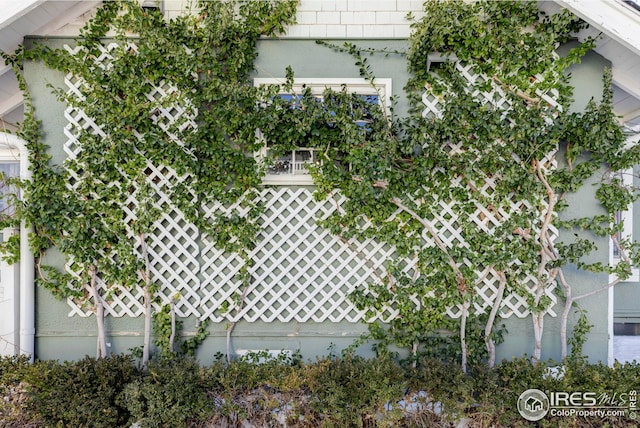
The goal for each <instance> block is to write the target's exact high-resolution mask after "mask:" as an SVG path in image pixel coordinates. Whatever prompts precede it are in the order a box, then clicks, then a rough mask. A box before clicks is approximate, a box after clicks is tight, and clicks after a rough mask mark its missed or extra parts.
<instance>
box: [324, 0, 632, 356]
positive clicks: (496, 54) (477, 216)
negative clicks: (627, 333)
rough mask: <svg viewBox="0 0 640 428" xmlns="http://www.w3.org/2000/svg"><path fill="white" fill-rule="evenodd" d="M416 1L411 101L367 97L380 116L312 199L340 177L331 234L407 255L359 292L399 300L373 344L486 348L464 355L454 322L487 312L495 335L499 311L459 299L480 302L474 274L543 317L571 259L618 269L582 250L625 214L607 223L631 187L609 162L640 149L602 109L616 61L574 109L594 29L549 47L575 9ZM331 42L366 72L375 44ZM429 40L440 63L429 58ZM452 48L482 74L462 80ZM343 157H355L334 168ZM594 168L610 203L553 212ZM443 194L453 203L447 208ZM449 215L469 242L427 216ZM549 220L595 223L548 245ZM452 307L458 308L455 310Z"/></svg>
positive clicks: (473, 328) (331, 161)
mask: <svg viewBox="0 0 640 428" xmlns="http://www.w3.org/2000/svg"><path fill="white" fill-rule="evenodd" d="M424 7H425V16H424V17H423V18H422V19H420V20H419V21H416V22H415V23H414V24H413V33H412V35H411V37H410V47H409V51H408V62H409V70H410V72H411V73H412V76H411V78H410V80H409V83H408V85H407V87H406V88H405V89H406V91H407V95H408V97H409V100H410V103H411V106H412V112H413V113H414V114H413V115H411V116H410V117H407V118H401V119H399V120H391V118H388V117H386V116H385V112H384V111H383V110H380V111H376V110H375V109H372V116H373V118H374V124H377V125H379V126H372V127H371V128H370V129H368V130H367V132H366V133H365V135H363V136H361V137H360V138H362V139H363V141H362V142H361V141H358V140H356V139H349V138H345V139H342V140H341V141H340V142H336V143H333V144H331V146H327V150H326V151H325V152H324V154H325V156H326V157H327V161H325V162H324V163H323V164H322V165H321V166H319V167H318V168H317V170H315V171H314V179H315V180H316V183H317V184H318V190H317V192H316V197H318V198H326V197H328V196H329V195H330V194H331V191H333V189H336V188H338V189H340V192H341V194H342V195H343V196H345V197H346V198H347V201H346V202H345V203H343V204H342V206H341V208H342V209H341V210H340V211H339V212H336V213H335V214H333V215H332V216H330V217H329V218H327V219H325V220H324V222H323V224H324V225H325V226H326V227H327V228H329V229H330V230H331V231H332V232H334V233H336V234H338V235H339V236H342V237H344V238H347V239H348V238H358V239H366V238H375V239H376V240H378V241H382V242H385V243H387V244H389V245H393V246H394V247H395V248H396V250H397V256H398V260H400V257H406V258H410V259H413V260H414V261H415V268H413V269H407V267H406V266H405V265H403V264H402V263H401V262H399V261H398V260H394V261H389V263H388V265H387V266H386V272H383V273H382V274H380V277H381V278H380V281H378V282H377V283H375V284H367V286H363V287H361V288H360V289H359V290H357V291H356V292H355V293H354V295H353V300H354V302H355V303H356V305H357V306H358V307H359V308H360V309H363V310H368V315H370V316H375V315H379V314H384V313H385V310H386V308H389V307H391V308H393V309H394V310H395V311H397V315H396V316H394V317H393V318H391V319H389V320H385V321H386V322H384V323H378V322H376V323H374V324H372V325H371V334H370V337H371V338H373V339H375V340H376V341H377V345H376V347H377V348H376V349H377V350H378V351H379V352H380V351H383V352H384V350H385V349H386V348H388V347H389V346H390V345H392V344H395V345H399V346H401V347H406V348H409V349H410V350H412V352H413V354H414V355H417V353H418V350H419V349H424V350H427V351H429V349H433V348H435V349H437V348H440V349H441V351H440V354H441V355H442V351H444V350H446V351H445V352H446V353H448V355H457V358H459V359H460V360H461V361H464V360H465V359H471V360H473V361H480V360H483V359H484V358H486V351H487V350H486V349H484V348H483V347H482V346H477V344H476V345H474V344H473V341H472V339H470V343H469V344H468V345H469V346H468V347H467V349H466V355H464V357H465V358H463V355H462V345H461V344H460V343H461V342H462V337H461V334H458V338H457V339H455V338H454V337H453V336H452V335H451V332H455V331H458V332H459V333H461V332H462V331H461V330H462V326H463V325H465V324H466V326H465V329H464V330H465V333H466V336H467V337H468V338H473V337H478V335H481V334H483V332H482V330H483V323H485V324H487V323H488V324H489V325H488V326H487V327H488V331H490V332H491V333H490V334H489V335H488V337H487V341H490V340H495V339H494V338H499V337H500V336H501V334H500V333H499V331H497V330H496V329H495V327H494V326H493V325H492V323H493V322H494V319H495V317H487V315H488V314H487V313H484V314H483V313H482V311H468V310H467V309H465V308H473V307H474V304H475V303H481V301H480V300H479V296H477V295H476V292H475V287H476V285H480V284H482V280H483V276H484V275H487V272H491V273H490V274H489V275H493V276H500V275H504V278H505V280H506V286H505V292H504V295H505V296H506V295H509V294H510V293H514V292H515V293H517V294H519V295H522V296H523V297H525V298H526V299H527V301H528V303H529V309H530V311H531V314H532V317H544V314H545V313H546V310H547V309H548V308H549V305H550V304H551V303H552V302H551V300H550V299H549V297H548V296H546V295H545V291H544V290H545V289H546V288H547V287H548V286H550V285H552V284H554V283H556V278H557V276H558V275H559V274H560V269H562V268H563V267H564V266H566V265H568V264H572V263H573V264H576V265H577V266H578V267H579V268H580V269H584V270H590V271H595V272H613V267H611V266H608V265H606V264H603V263H592V262H585V261H584V260H585V256H587V255H588V254H590V253H591V251H593V250H594V249H595V248H596V245H595V243H594V239H595V238H596V237H608V236H610V235H612V232H613V231H615V230H616V229H615V228H618V229H619V228H621V225H619V224H618V225H614V224H613V222H612V221H611V220H612V219H613V215H614V213H615V212H616V211H617V210H620V209H624V208H626V207H627V206H628V205H629V204H630V203H631V202H632V201H634V200H635V199H636V198H637V195H636V192H635V191H634V189H630V188H628V187H626V186H624V185H622V182H621V180H620V179H619V178H617V176H616V174H614V173H613V172H614V171H619V170H621V169H623V168H628V167H630V166H631V165H634V164H636V163H637V162H638V161H639V160H640V157H639V156H638V153H637V152H638V151H637V150H635V149H632V150H628V149H625V147H624V141H625V137H624V134H623V132H622V129H621V127H620V126H619V124H618V122H617V120H616V119H615V117H614V114H613V112H612V107H611V96H612V92H611V76H610V72H607V73H605V77H604V87H605V91H604V93H603V96H602V100H601V102H600V103H596V102H595V101H592V102H590V103H589V105H588V106H587V108H586V109H585V111H584V112H580V113H572V112H570V108H569V106H570V102H571V95H572V90H573V88H572V87H571V86H570V84H569V80H568V73H567V69H568V67H569V66H571V65H573V64H576V63H578V62H579V61H580V58H581V57H582V56H583V55H584V54H585V53H586V52H588V51H589V50H590V49H592V48H593V46H594V43H595V41H594V40H591V39H587V40H585V41H584V42H583V43H580V44H573V45H568V46H569V50H568V52H567V53H566V54H564V55H563V56H562V57H559V56H558V55H557V53H556V50H557V48H558V46H559V45H560V44H563V43H565V42H567V41H568V40H569V39H570V38H571V37H572V35H574V34H575V32H576V31H578V30H580V29H581V28H584V26H585V23H584V22H582V21H580V20H579V19H578V18H576V17H575V16H573V15H571V14H570V13H569V12H568V11H563V12H561V13H559V14H556V15H551V16H547V15H545V14H543V13H541V12H540V11H539V9H538V6H537V4H535V3H532V2H517V1H509V2H491V1H478V2H463V1H456V0H452V1H444V2H443V1H427V2H425V6H424ZM329 46H330V47H331V48H333V49H335V50H338V51H341V52H344V53H346V54H348V55H351V56H352V57H353V58H354V61H355V64H356V66H357V67H358V68H359V70H360V73H361V74H362V76H363V77H365V78H367V79H368V80H370V81H374V80H375V76H374V75H373V71H372V70H371V68H370V67H369V66H368V63H367V58H366V56H367V55H368V54H371V52H368V51H364V50H361V49H359V48H358V47H357V46H355V45H351V44H345V45H344V46H342V47H338V46H334V45H329ZM434 53H437V54H439V55H440V56H441V58H443V62H442V63H440V64H436V65H433V64H432V68H431V69H428V68H427V67H426V66H425V65H426V64H429V63H430V62H431V59H432V58H433V55H434ZM382 54H387V52H382ZM457 62H460V63H461V64H462V65H463V66H466V67H468V72H469V73H470V74H472V75H475V76H477V78H476V79H474V80H473V81H471V82H469V81H467V80H466V79H465V78H464V77H463V76H462V74H461V73H460V72H459V71H458V70H457V69H456V63H457ZM425 91H427V93H428V94H429V95H430V96H432V97H433V98H434V99H435V100H438V102H439V107H440V114H439V115H438V114H433V113H429V114H424V113H423V111H424V109H425V105H424V103H423V101H422V96H423V94H424V93H425ZM502 99H504V101H502ZM550 99H554V100H555V104H554V102H550V101H549V100H550ZM344 160H348V162H349V165H350V168H348V169H347V168H341V167H340V165H341V162H343V161H344ZM556 161H557V162H558V166H555V164H554V162H556ZM601 168H604V170H605V171H606V172H607V173H605V174H603V175H602V179H601V180H599V181H598V182H597V183H596V184H597V187H596V189H595V197H596V199H597V200H598V201H599V202H600V203H601V206H602V209H603V210H604V211H605V214H601V215H598V216H595V217H592V218H578V219H567V218H563V220H562V221H561V220H560V217H559V213H560V212H562V211H563V210H564V209H565V208H566V206H567V204H566V200H565V197H566V196H567V194H568V192H575V191H577V190H578V189H579V188H581V187H582V186H584V185H585V183H587V181H588V180H596V181H597V179H598V177H599V176H600V175H599V174H598V172H599V171H600V169H601ZM487 185H490V189H491V190H490V191H486V190H485V189H486V188H487ZM443 206H447V207H449V208H450V209H451V211H452V213H454V214H452V215H449V214H448V213H443V212H442V211H443V208H442V207H443ZM452 216H453V217H454V218H451V217H452ZM479 220H480V221H484V222H485V225H488V226H489V227H482V225H479V224H478V221H479ZM448 224H451V225H452V226H451V227H453V228H455V229H456V230H458V231H460V232H461V239H460V240H461V241H463V242H464V244H462V245H450V246H447V245H444V243H443V242H442V240H444V237H441V236H437V229H436V226H438V227H441V228H442V229H447V228H448V227H449V226H447V225H448ZM443 226H444V227H443ZM551 228H564V229H565V230H566V229H569V231H571V230H572V229H574V228H582V229H584V230H587V231H588V232H589V235H587V236H588V238H582V239H576V241H575V242H565V243H556V242H555V238H554V237H553V234H552V233H550V229H551ZM447 233H448V232H444V234H445V235H447ZM445 237H447V236H445ZM447 238H448V239H452V238H451V237H447ZM456 242H458V241H456ZM556 245H557V246H556ZM629 248H631V246H629ZM630 254H631V255H633V252H632V251H631V252H630ZM541 255H542V256H541ZM637 262H638V260H633V261H630V263H637ZM628 267H629V263H620V264H619V265H618V266H617V267H616V268H615V269H616V270H617V272H618V273H623V274H625V273H626V274H627V276H628V273H629V269H628ZM527 278H535V281H531V280H528V279H527ZM563 286H564V284H563ZM485 297H486V296H485ZM498 297H499V296H494V302H493V303H492V304H490V305H489V308H487V311H489V310H490V308H491V306H493V305H495V304H497V303H496V302H497V299H498ZM446 308H455V309H454V312H457V313H458V317H459V320H460V321H459V322H458V321H455V320H452V319H451V318H450V317H449V316H448V315H447V314H446ZM538 325H540V329H542V323H539V324H538ZM443 332H444V333H445V334H444V335H443V334H442V333H443ZM540 334H542V333H540ZM456 348H457V351H456ZM449 350H451V351H452V352H450V351H449ZM534 353H535V354H539V349H536V350H535V352H534Z"/></svg>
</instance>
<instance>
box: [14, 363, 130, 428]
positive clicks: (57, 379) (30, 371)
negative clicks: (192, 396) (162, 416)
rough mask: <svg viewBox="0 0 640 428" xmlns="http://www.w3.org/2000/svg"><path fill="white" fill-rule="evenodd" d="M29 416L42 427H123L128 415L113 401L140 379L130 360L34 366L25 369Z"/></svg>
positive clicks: (120, 405)
mask: <svg viewBox="0 0 640 428" xmlns="http://www.w3.org/2000/svg"><path fill="white" fill-rule="evenodd" d="M22 376H24V377H23V382H24V383H25V384H26V385H28V391H29V395H30V399H29V401H28V406H27V408H28V410H29V412H32V413H35V414H37V415H38V418H39V419H41V420H42V421H43V425H44V426H48V427H54V426H69V427H71V426H73V427H105V428H106V427H116V426H124V425H125V424H126V423H127V421H128V419H129V413H128V411H127V409H126V406H125V405H123V403H120V402H118V401H117V398H118V396H119V395H120V394H121V393H122V391H123V390H124V388H125V386H126V385H127V384H129V383H130V382H134V381H135V379H137V378H138V377H139V376H140V373H139V372H138V369H137V368H136V367H135V365H134V363H133V359H132V358H131V357H130V356H125V355H114V356H110V357H108V358H103V359H98V360H96V359H94V358H89V357H85V358H84V359H82V360H79V361H76V362H65V363H55V362H37V363H35V365H33V366H31V367H25V368H24V370H23V372H22Z"/></svg>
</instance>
